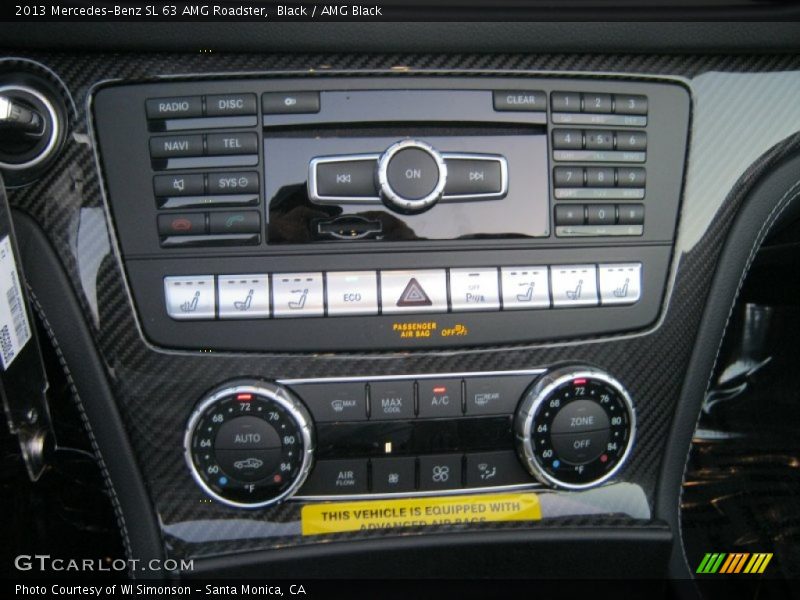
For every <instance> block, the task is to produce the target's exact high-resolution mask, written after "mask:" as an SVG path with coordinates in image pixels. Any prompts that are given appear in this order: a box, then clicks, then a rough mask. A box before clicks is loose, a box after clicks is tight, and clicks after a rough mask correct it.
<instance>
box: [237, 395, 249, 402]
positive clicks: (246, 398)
mask: <svg viewBox="0 0 800 600" xmlns="http://www.w3.org/2000/svg"><path fill="white" fill-rule="evenodd" d="M236 399H237V400H238V401H239V402H249V401H250V400H252V399H253V394H239V395H238V396H236Z"/></svg>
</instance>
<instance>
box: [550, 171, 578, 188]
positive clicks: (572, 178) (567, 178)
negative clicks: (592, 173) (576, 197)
mask: <svg viewBox="0 0 800 600" xmlns="http://www.w3.org/2000/svg"><path fill="white" fill-rule="evenodd" d="M553 179H554V181H555V184H556V187H568V188H575V187H583V169H582V168H581V167H556V168H555V169H554V170H553Z"/></svg>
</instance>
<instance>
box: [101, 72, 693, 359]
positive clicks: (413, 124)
mask: <svg viewBox="0 0 800 600" xmlns="http://www.w3.org/2000/svg"><path fill="white" fill-rule="evenodd" d="M689 110H690V101H689V96H688V94H687V92H686V91H685V89H683V88H682V87H681V86H680V85H678V84H676V83H674V82H669V81H659V80H642V81H633V80H630V79H624V80H623V79H619V80H615V79H602V80H601V79H591V78H558V77H554V78H546V79H545V78H535V77H532V78H525V79H520V78H514V79H508V78H496V79H495V78H480V79H470V78H461V77H458V78H456V77H453V78H448V77H402V78H400V77H392V78H373V79H364V78H360V79H356V78H353V79H351V78H335V77H330V78H328V77H326V78H313V77H309V78H297V79H285V78H282V79H263V80H258V79H249V80H219V81H214V80H209V81H173V82H158V83H150V84H136V85H133V84H130V85H111V86H108V87H104V88H102V89H100V90H99V91H97V92H96V93H95V95H94V97H93V115H94V120H95V131H96V133H97V136H98V146H99V149H100V157H101V162H102V167H103V174H104V178H105V184H106V191H107V198H108V205H109V210H110V212H111V216H112V219H113V221H114V224H115V229H116V232H117V235H118V236H119V242H120V244H119V246H120V248H121V250H122V253H123V259H124V261H125V267H126V271H127V275H128V277H129V279H130V284H131V285H130V287H131V290H132V292H133V297H134V301H135V304H136V309H137V312H138V314H139V317H140V321H141V323H142V328H143V330H144V333H145V335H146V336H147V337H148V338H150V340H151V341H152V342H154V343H156V344H158V345H161V346H166V347H183V348H210V349H218V350H354V349H371V348H379V349H389V348H398V349H406V348H414V347H436V346H452V345H474V344H497V343H519V342H535V341H541V340H552V339H563V338H569V337H575V336H586V335H598V334H607V333H615V332H621V331H628V330H633V329H637V328H642V327H645V326H647V325H649V324H651V323H653V322H654V321H655V320H656V318H657V316H658V313H659V311H660V307H661V303H662V300H663V294H664V290H665V288H666V277H667V272H668V267H669V263H670V260H671V253H672V244H673V241H674V237H675V227H676V223H677V217H678V208H679V202H680V191H681V187H682V180H683V162H684V157H685V150H686V137H687V131H688V118H689ZM524 309H552V310H531V311H530V313H527V312H523V311H524ZM561 309H570V311H573V312H571V314H570V315H569V316H567V317H561V316H559V313H562V312H564V311H562V310H561ZM570 311H566V312H570ZM415 315H416V316H415ZM433 316H436V319H431V318H430V317H433ZM292 317H308V318H303V319H298V320H297V321H296V322H295V323H294V325H293V326H292V327H289V326H287V325H285V324H284V323H285V322H286V321H287V320H289V319H291V318H292ZM329 317H337V318H336V319H332V318H329ZM401 319H402V320H401ZM200 321H202V323H200ZM366 328H370V331H369V333H367V332H366ZM409 331H411V332H413V335H410V336H409V335H406V334H407V333H408V332H409ZM454 331H457V332H458V335H453V332H454Z"/></svg>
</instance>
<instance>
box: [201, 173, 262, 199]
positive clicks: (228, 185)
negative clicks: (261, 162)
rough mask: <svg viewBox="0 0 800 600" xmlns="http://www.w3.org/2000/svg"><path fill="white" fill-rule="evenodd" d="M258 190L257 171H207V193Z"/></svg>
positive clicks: (242, 192)
mask: <svg viewBox="0 0 800 600" xmlns="http://www.w3.org/2000/svg"><path fill="white" fill-rule="evenodd" d="M256 192H258V173H256V172H255V171H245V172H241V173H209V174H208V193H209V194H254V193H256Z"/></svg>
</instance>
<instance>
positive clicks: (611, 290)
mask: <svg viewBox="0 0 800 600" xmlns="http://www.w3.org/2000/svg"><path fill="white" fill-rule="evenodd" d="M641 294H642V265H641V263H631V264H619V265H600V298H601V301H600V303H601V304H603V305H606V304H635V303H636V302H638V301H639V298H640V297H641Z"/></svg>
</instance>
